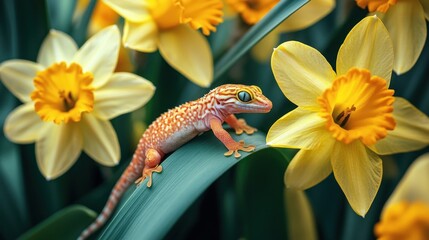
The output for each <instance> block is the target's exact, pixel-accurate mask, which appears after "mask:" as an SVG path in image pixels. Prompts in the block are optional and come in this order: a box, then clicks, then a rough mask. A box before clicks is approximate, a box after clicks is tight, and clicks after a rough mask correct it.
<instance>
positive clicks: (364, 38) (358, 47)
mask: <svg viewBox="0 0 429 240" xmlns="http://www.w3.org/2000/svg"><path fill="white" fill-rule="evenodd" d="M353 67H356V68H363V69H368V70H369V71H370V72H371V75H375V76H379V77H381V78H383V79H385V80H386V81H388V83H387V86H389V82H390V78H391V75H392V69H393V45H392V41H391V39H390V37H389V32H388V31H387V29H386V27H385V26H384V25H383V23H382V22H381V20H380V19H378V18H377V17H376V16H369V17H366V18H364V19H363V20H362V21H360V22H359V23H358V24H356V26H354V27H353V29H352V30H351V31H350V32H349V34H348V35H347V37H346V39H345V40H344V43H343V45H341V47H340V50H339V51H338V56H337V74H338V75H343V74H346V73H347V72H348V71H349V70H350V69H351V68H353Z"/></svg>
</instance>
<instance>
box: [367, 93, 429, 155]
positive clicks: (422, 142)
mask: <svg viewBox="0 0 429 240" xmlns="http://www.w3.org/2000/svg"><path fill="white" fill-rule="evenodd" d="M393 117H394V118H395V121H396V127H395V129H394V130H393V131H389V132H388V134H387V136H386V137H385V138H384V139H381V140H379V141H378V142H377V143H376V144H375V145H374V146H371V148H372V149H373V150H374V151H375V152H376V153H378V154H381V155H386V154H394V153H400V152H410V151H414V150H417V149H421V148H423V147H425V146H427V145H429V118H428V117H427V116H426V115H425V114H424V113H422V112H421V111H420V110H418V109H417V108H416V107H414V106H413V105H412V104H411V103H409V102H408V101H407V100H405V99H403V98H399V97H396V98H395V102H394V103H393Z"/></svg>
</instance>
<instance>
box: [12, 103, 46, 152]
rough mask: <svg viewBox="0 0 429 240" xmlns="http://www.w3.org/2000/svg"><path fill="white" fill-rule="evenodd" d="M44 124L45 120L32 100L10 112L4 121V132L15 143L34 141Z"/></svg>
mask: <svg viewBox="0 0 429 240" xmlns="http://www.w3.org/2000/svg"><path fill="white" fill-rule="evenodd" d="M43 126H44V122H43V121H42V120H41V119H40V116H39V115H37V113H36V112H35V111H34V104H33V103H31V102H30V103H27V104H23V105H21V106H19V107H17V108H15V109H14V110H13V111H12V112H11V113H9V115H8V116H7V118H6V120H5V123H4V134H5V135H6V137H7V138H8V139H9V140H11V141H12V142H15V143H22V144H24V143H32V142H34V141H35V140H36V139H37V138H38V137H39V135H40V132H41V131H42V129H43Z"/></svg>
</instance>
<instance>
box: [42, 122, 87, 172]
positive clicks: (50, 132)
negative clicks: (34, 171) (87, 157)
mask: <svg viewBox="0 0 429 240" xmlns="http://www.w3.org/2000/svg"><path fill="white" fill-rule="evenodd" d="M81 151H82V135H81V132H80V130H79V128H78V127H77V125H76V124H60V125H57V124H54V123H46V126H45V127H44V128H43V132H42V133H41V136H40V137H39V139H38V140H37V141H36V160H37V165H38V166H39V170H40V172H42V174H43V176H44V177H45V178H46V179H47V180H52V179H55V178H57V177H59V176H61V175H62V174H63V173H65V172H66V171H67V170H68V169H70V167H71V166H73V164H74V163H75V162H76V160H77V159H78V157H79V155H80V153H81Z"/></svg>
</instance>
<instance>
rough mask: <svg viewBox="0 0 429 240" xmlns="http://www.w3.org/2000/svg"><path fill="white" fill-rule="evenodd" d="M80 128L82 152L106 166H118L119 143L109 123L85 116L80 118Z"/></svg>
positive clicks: (91, 116) (88, 115)
mask: <svg viewBox="0 0 429 240" xmlns="http://www.w3.org/2000/svg"><path fill="white" fill-rule="evenodd" d="M80 127H81V130H82V134H83V142H84V144H83V150H84V151H85V152H86V153H87V154H88V155H89V156H90V157H91V158H92V159H94V160H95V161H97V162H99V163H100V164H103V165H106V166H114V165H116V164H118V162H119V156H120V149H119V142H118V138H117V136H116V132H115V130H114V129H113V127H112V124H110V122H109V121H106V120H101V119H98V118H96V117H94V116H93V115H90V114H86V115H83V117H82V121H81V124H80Z"/></svg>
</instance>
